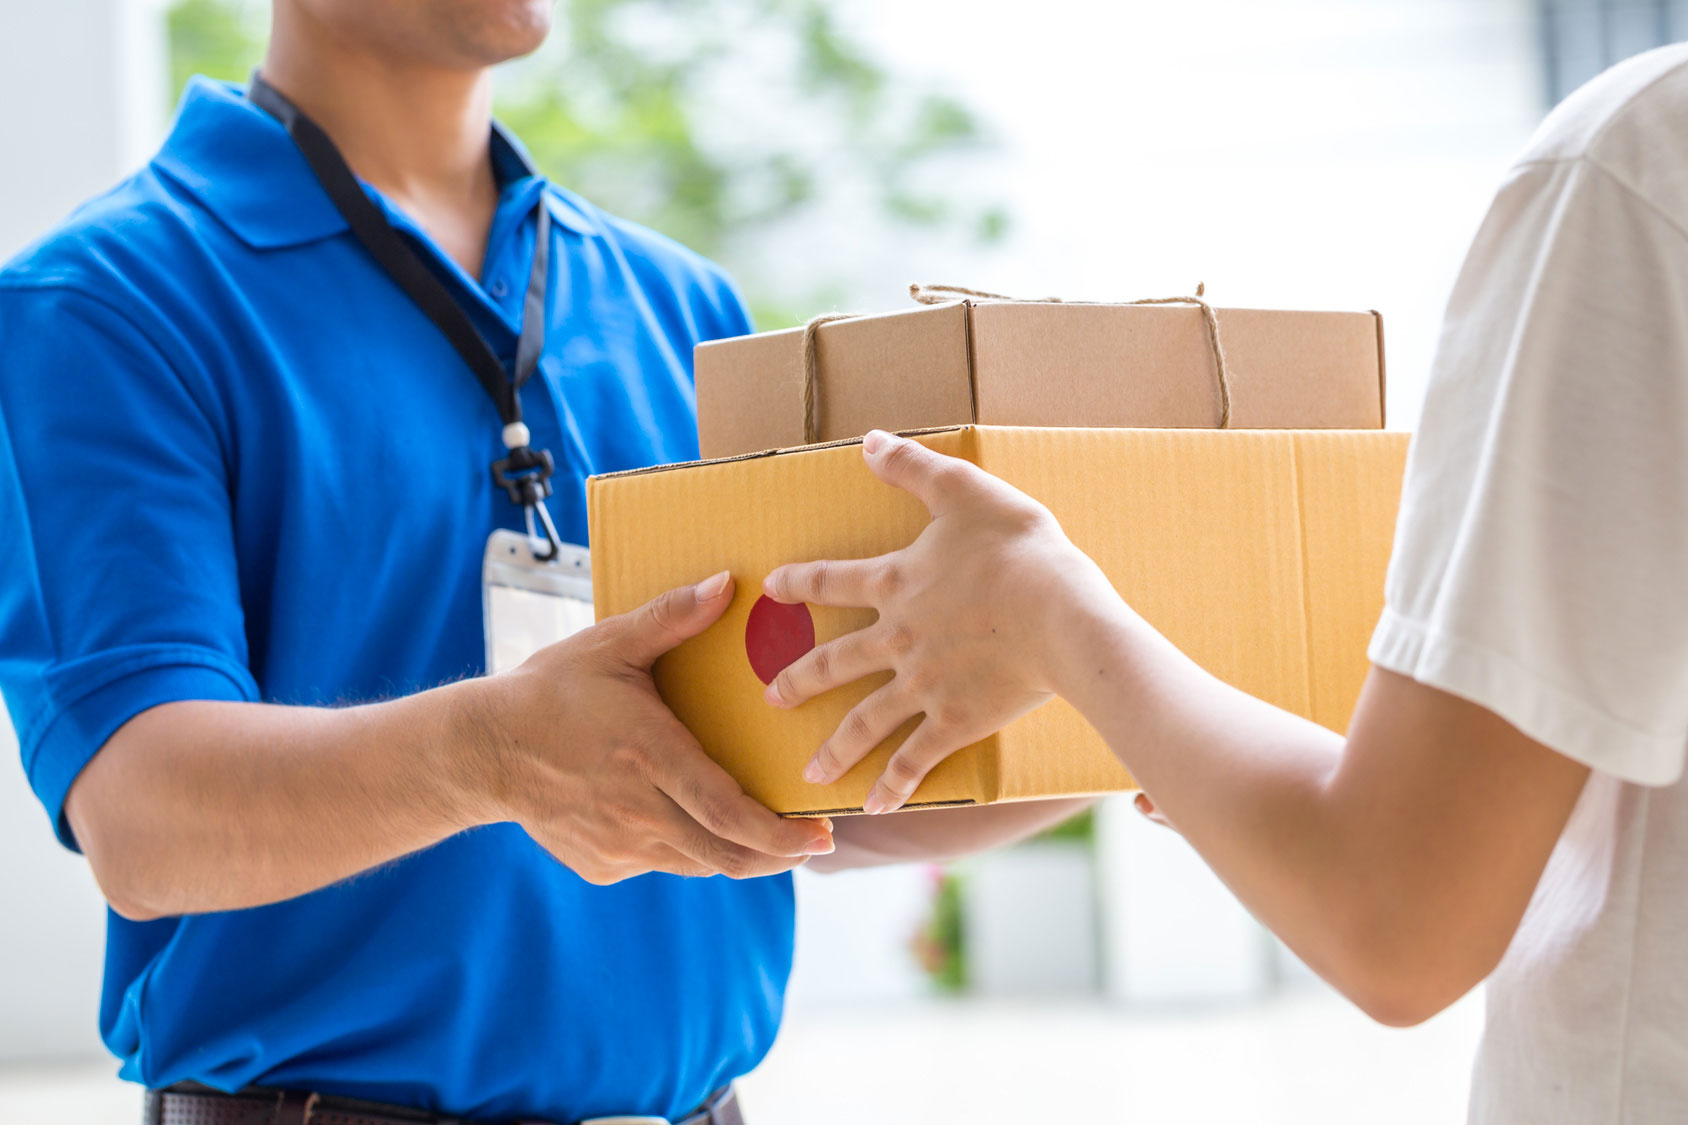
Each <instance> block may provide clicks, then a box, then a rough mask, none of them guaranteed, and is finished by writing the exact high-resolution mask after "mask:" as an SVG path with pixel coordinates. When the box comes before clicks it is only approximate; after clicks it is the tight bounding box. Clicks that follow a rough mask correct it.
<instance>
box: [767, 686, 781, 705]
mask: <svg viewBox="0 0 1688 1125" xmlns="http://www.w3.org/2000/svg"><path fill="white" fill-rule="evenodd" d="M762 699H763V701H764V702H766V703H768V704H769V705H771V706H774V707H779V706H781V705H782V704H784V703H785V700H783V699H781V698H780V689H779V688H777V687H775V686H774V685H773V684H769V685H768V686H767V687H766V688H764V689H763V690H762Z"/></svg>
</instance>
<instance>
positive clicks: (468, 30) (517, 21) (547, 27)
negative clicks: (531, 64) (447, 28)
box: [453, 0, 555, 66]
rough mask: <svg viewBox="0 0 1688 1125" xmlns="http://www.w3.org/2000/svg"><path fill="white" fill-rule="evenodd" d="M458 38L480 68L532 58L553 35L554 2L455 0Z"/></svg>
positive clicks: (544, 0)
mask: <svg viewBox="0 0 1688 1125" xmlns="http://www.w3.org/2000/svg"><path fill="white" fill-rule="evenodd" d="M453 6H454V8H455V9H456V15H457V17H458V18H457V25H458V26H457V32H458V35H457V39H458V43H459V45H460V48H461V50H462V51H463V53H464V54H465V55H466V56H468V57H469V59H470V60H472V61H473V62H474V64H475V65H478V66H495V65H497V64H498V63H501V62H508V61H509V60H510V59H519V58H521V57H522V56H523V55H531V54H533V52H535V51H537V50H539V48H540V46H541V45H543V44H544V42H545V37H546V36H547V35H549V34H550V33H551V22H552V14H553V9H554V7H555V3H554V0H455V2H454V5H453Z"/></svg>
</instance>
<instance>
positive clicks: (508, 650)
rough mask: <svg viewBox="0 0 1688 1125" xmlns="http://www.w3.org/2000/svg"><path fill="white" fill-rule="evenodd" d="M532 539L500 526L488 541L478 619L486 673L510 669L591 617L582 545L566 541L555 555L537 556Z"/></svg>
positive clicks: (587, 560) (575, 630) (588, 570)
mask: <svg viewBox="0 0 1688 1125" xmlns="http://www.w3.org/2000/svg"><path fill="white" fill-rule="evenodd" d="M534 543H535V541H534V540H533V539H530V538H529V537H528V536H526V535H523V534H522V533H521V532H519V531H504V530H500V531H495V532H493V533H492V536H491V537H490V538H489V539H488V540H487V541H486V556H485V558H484V560H483V561H482V564H481V623H482V629H483V631H484V632H485V634H486V670H487V674H488V675H497V674H498V673H500V672H508V671H509V670H510V669H512V668H514V667H516V666H517V665H518V664H520V663H522V661H524V660H526V659H527V658H528V657H530V656H532V655H533V654H534V653H536V652H538V651H539V650H540V649H542V648H544V647H546V646H547V645H553V644H556V643H557V642H558V641H561V640H564V639H566V638H568V637H572V636H573V635H574V634H576V633H578V632H580V631H581V630H582V629H585V628H588V627H590V626H591V625H592V624H593V622H594V620H595V618H594V615H593V612H592V561H591V555H590V554H589V553H588V552H587V550H586V548H585V547H577V546H575V545H574V544H573V543H564V544H562V545H561V546H560V547H559V548H558V550H557V555H556V557H555V558H553V559H549V560H541V559H537V558H535V557H534ZM540 543H541V545H543V540H541V541H540Z"/></svg>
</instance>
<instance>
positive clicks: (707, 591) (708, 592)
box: [696, 570, 733, 602]
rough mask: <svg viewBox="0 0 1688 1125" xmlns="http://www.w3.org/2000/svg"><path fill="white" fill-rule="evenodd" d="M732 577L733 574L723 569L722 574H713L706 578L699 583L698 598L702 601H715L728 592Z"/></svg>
mask: <svg viewBox="0 0 1688 1125" xmlns="http://www.w3.org/2000/svg"><path fill="white" fill-rule="evenodd" d="M732 577H733V576H732V574H730V573H729V572H727V571H725V570H723V571H722V572H721V573H720V574H715V575H711V576H710V577H708V578H705V579H704V580H703V581H702V582H699V583H698V584H697V587H696V589H697V600H698V601H700V602H712V601H714V600H715V599H716V598H718V597H720V596H721V595H722V594H724V593H725V592H726V590H727V583H728V582H729V581H730V580H731V579H732Z"/></svg>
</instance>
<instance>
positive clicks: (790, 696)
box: [763, 625, 891, 707]
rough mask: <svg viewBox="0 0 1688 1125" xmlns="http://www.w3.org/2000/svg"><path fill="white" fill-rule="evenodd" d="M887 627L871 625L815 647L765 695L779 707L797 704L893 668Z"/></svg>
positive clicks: (799, 659) (794, 663) (785, 671)
mask: <svg viewBox="0 0 1688 1125" xmlns="http://www.w3.org/2000/svg"><path fill="white" fill-rule="evenodd" d="M886 633H887V630H885V629H882V628H880V627H878V626H872V625H870V626H869V627H868V628H866V629H862V630H860V631H858V632H854V633H846V634H844V635H843V636H842V637H839V638H838V639H836V640H832V641H828V642H827V643H826V644H824V645H821V646H820V647H819V648H812V649H810V650H809V651H808V652H806V653H804V654H803V655H802V656H800V657H798V658H797V659H796V660H794V661H793V662H792V663H791V664H789V665H787V666H786V668H785V670H784V671H782V672H781V673H780V674H779V675H777V676H775V677H774V681H773V683H771V684H769V685H768V690H767V691H765V692H763V696H764V697H765V698H766V699H767V701H768V702H769V703H772V704H773V705H774V706H776V707H796V706H797V705H798V704H800V703H807V702H808V701H809V700H811V699H813V698H814V697H815V696H817V695H821V694H822V693H824V692H828V691H831V690H832V689H833V688H835V687H841V686H843V685H844V684H851V683H855V682H856V681H857V680H859V679H861V678H862V677H863V676H868V675H872V674H873V673H874V672H883V671H886V670H888V669H889V668H890V667H891V653H890V652H889V651H887V643H886Z"/></svg>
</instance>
